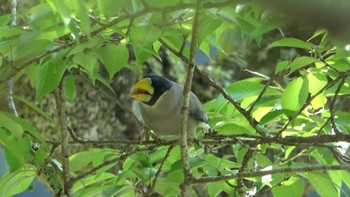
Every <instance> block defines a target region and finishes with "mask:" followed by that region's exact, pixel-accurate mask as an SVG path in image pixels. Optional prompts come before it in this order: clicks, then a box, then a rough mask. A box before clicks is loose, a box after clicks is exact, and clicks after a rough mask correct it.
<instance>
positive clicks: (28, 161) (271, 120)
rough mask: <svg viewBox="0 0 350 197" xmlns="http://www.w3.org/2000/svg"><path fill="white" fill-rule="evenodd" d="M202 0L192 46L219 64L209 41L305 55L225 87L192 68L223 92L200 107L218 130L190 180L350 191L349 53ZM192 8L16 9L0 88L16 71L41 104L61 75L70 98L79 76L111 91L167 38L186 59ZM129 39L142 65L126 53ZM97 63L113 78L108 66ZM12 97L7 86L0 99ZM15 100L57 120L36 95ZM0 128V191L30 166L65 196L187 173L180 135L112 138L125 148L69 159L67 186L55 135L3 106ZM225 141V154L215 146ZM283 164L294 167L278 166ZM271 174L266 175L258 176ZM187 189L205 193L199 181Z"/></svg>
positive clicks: (52, 5) (3, 22)
mask: <svg viewBox="0 0 350 197" xmlns="http://www.w3.org/2000/svg"><path fill="white" fill-rule="evenodd" d="M198 2H200V4H201V6H200V10H199V11H200V19H199V35H198V42H199V43H198V46H197V48H198V50H199V51H201V52H202V53H203V54H205V55H206V56H207V57H208V59H211V60H212V61H213V62H214V59H213V57H212V56H211V51H212V50H213V49H214V50H215V51H217V53H219V56H221V57H222V56H224V57H229V56H230V54H232V50H233V49H232V46H234V43H236V42H244V43H246V44H247V45H248V46H249V45H258V46H261V47H263V46H266V45H267V47H266V48H265V50H268V51H269V50H275V49H279V48H294V49H296V50H297V51H298V53H299V55H298V56H297V57H294V58H293V59H283V60H280V61H279V62H276V64H275V65H274V66H272V65H271V68H270V69H274V72H272V73H271V74H269V75H270V76H264V75H262V74H259V73H257V72H252V75H251V76H252V77H250V78H248V79H244V80H240V81H237V82H235V83H232V84H230V85H228V86H227V87H225V88H224V89H222V88H221V86H220V85H218V84H217V83H216V82H215V81H214V82H213V81H211V82H210V81H209V79H210V77H208V76H207V74H205V72H204V71H203V70H200V69H196V71H197V74H198V75H200V76H201V77H202V78H203V79H204V80H207V81H208V83H210V84H211V85H212V86H213V87H214V88H215V89H216V90H217V91H218V92H220V93H221V95H219V96H218V97H217V98H214V99H212V100H211V101H209V102H207V103H205V104H204V106H205V110H206V112H207V114H208V116H209V119H210V122H209V125H210V126H211V128H212V129H213V130H215V131H216V132H217V133H216V134H208V135H204V134H203V132H200V133H199V134H198V135H197V136H196V137H197V138H196V139H194V140H193V143H194V145H193V146H192V147H190V148H189V150H188V152H189V156H190V157H189V163H190V167H191V172H192V175H193V177H194V178H193V180H192V183H196V184H199V185H200V186H199V190H202V191H205V193H206V194H208V195H209V196H216V195H218V194H220V193H227V194H228V195H230V196H233V195H235V194H240V195H243V194H245V193H247V192H251V191H252V190H254V188H255V189H256V195H262V194H264V193H266V192H272V194H273V195H274V196H282V195H289V196H302V194H303V191H304V181H307V182H309V183H310V184H312V185H313V187H314V188H315V189H316V192H317V193H318V194H319V195H321V196H340V195H341V194H342V193H343V187H342V185H343V184H345V185H346V186H347V187H350V174H349V173H348V171H346V170H349V166H348V165H345V164H343V162H340V161H339V157H340V156H341V157H343V158H344V157H346V156H345V155H342V154H341V152H340V151H343V150H338V148H337V145H339V144H338V143H339V142H340V141H345V142H349V140H350V135H349V132H350V127H349V125H350V124H349V120H350V112H349V109H348V107H345V108H342V107H341V103H342V102H343V100H346V99H348V97H349V93H350V89H349V83H350V79H349V77H348V76H349V74H350V63H349V57H350V54H349V50H347V48H346V47H345V45H341V44H339V40H337V39H336V38H334V37H331V36H329V35H328V33H327V31H326V30H325V29H322V28H321V27H320V28H318V29H316V30H315V32H314V34H313V35H310V37H309V38H308V39H303V38H296V37H286V38H284V37H282V36H281V35H279V37H278V38H276V39H275V40H273V41H271V40H265V39H264V38H265V36H266V35H267V34H269V33H276V32H279V31H281V32H283V31H284V29H283V28H284V27H285V26H286V25H287V24H288V23H289V22H290V21H289V20H288V19H289V16H288V15H283V14H281V13H278V12H276V11H274V10H271V9H269V8H266V7H263V6H260V5H257V4H254V3H239V4H238V3H236V2H233V1H229V0H221V1H211V0H202V1H198ZM196 4H197V1H195V0H188V1H179V0H169V1H154V0H144V1H138V0H131V1H125V0H119V1H114V0H105V1H91V0H88V1H81V0H75V1H68V0H47V1H43V2H40V3H38V4H36V5H33V7H31V8H30V9H28V10H26V11H25V12H23V13H21V16H20V18H22V20H23V21H22V23H23V24H22V25H20V26H16V27H14V26H10V25H9V22H10V21H11V19H12V17H14V16H12V15H3V16H1V17H0V54H1V59H0V60H1V63H2V64H1V66H0V81H1V84H2V85H1V89H5V82H6V81H7V80H9V79H11V78H13V79H14V80H19V79H22V78H23V77H28V79H29V81H30V83H31V86H32V87H33V88H34V89H35V91H36V94H35V97H36V100H37V101H38V100H41V99H42V98H44V97H45V96H46V95H48V94H49V93H51V92H53V91H54V90H55V89H57V88H59V85H60V84H62V81H65V82H66V83H65V84H66V85H65V87H64V92H65V96H66V97H67V98H69V99H70V100H74V97H75V93H74V92H75V88H76V87H75V83H74V80H75V76H76V75H84V76H88V77H89V79H90V81H89V83H91V84H94V85H96V84H97V82H98V84H100V83H101V84H103V85H104V86H106V87H107V88H108V89H109V91H111V92H112V94H114V95H115V94H116V93H114V92H113V88H112V87H111V86H109V84H108V79H107V78H109V79H112V78H113V76H114V75H115V74H116V73H118V72H120V70H121V69H130V70H132V71H133V72H135V73H137V74H138V75H140V76H141V75H142V74H143V70H142V67H143V63H144V62H145V61H147V60H148V59H149V58H151V57H154V58H158V59H160V57H159V54H158V51H159V49H160V48H161V46H163V47H165V48H166V49H167V50H168V51H169V52H170V53H171V56H172V58H174V60H175V61H185V62H184V63H188V62H186V61H188V58H189V57H190V48H189V43H190V42H191V37H192V28H193V18H194V15H195V9H194V8H195V7H196ZM237 38H242V39H241V40H238V39H237ZM130 47H132V48H133V52H134V54H133V55H135V58H136V61H135V62H131V61H128V60H129V59H130V56H132V54H131V50H129V48H130ZM100 65H103V66H104V68H105V70H106V71H107V73H108V76H104V75H102V74H101V72H100ZM219 66H220V65H216V67H217V68H219ZM87 83H88V82H87ZM96 86H97V85H96ZM61 88H62V87H61ZM6 96H8V95H7V94H5V93H1V97H2V99H5V98H6ZM13 96H14V98H15V99H17V101H21V102H23V103H25V104H27V105H28V106H29V107H31V108H32V109H33V110H35V111H37V112H38V113H39V114H40V115H43V116H45V117H46V118H47V120H49V121H54V118H53V117H50V116H48V115H47V114H46V113H45V111H44V110H43V109H40V108H39V107H38V106H36V105H35V103H34V101H29V100H26V99H24V98H22V97H20V96H18V95H13ZM57 102H59V99H57ZM63 110H64V109H63ZM58 116H59V115H58ZM64 118H65V117H64ZM0 126H1V127H0V143H1V145H2V146H3V147H4V150H5V153H6V159H7V163H8V165H9V166H10V170H9V171H8V172H7V173H6V174H5V175H3V176H2V177H1V178H0V183H3V184H0V185H2V187H1V188H0V194H1V195H0V196H11V195H14V194H16V193H21V192H23V191H24V190H26V189H27V188H28V186H29V185H30V182H31V180H33V178H34V177H35V173H34V172H36V173H37V174H41V173H43V174H44V176H46V178H47V180H48V183H49V185H50V187H51V189H52V191H53V192H54V193H55V194H56V195H60V194H62V192H65V193H67V191H63V190H64V189H67V188H68V189H71V190H72V193H73V194H74V196H94V195H101V196H135V195H136V194H137V193H141V194H143V195H151V194H152V193H158V194H161V195H162V196H177V195H180V185H181V184H182V183H183V182H184V178H187V177H184V176H185V175H184V173H183V167H182V163H181V159H183V158H181V154H180V152H181V151H180V148H179V146H178V145H177V144H178V143H177V141H163V140H161V141H159V142H154V141H151V142H148V143H145V144H143V145H139V144H138V142H134V141H123V140H120V141H118V140H116V141H113V143H119V145H120V149H119V150H116V149H111V148H97V147H96V148H91V149H88V150H84V151H78V152H76V153H72V154H71V155H69V163H67V164H68V165H69V167H70V168H69V169H70V171H69V172H68V174H69V177H68V178H70V182H66V181H65V179H64V177H65V176H66V174H65V173H64V170H65V168H63V172H62V169H61V163H64V162H65V161H64V158H63V159H58V160H59V161H60V163H59V162H57V160H56V159H55V158H53V157H52V155H51V149H52V147H55V146H54V145H53V144H52V143H48V141H51V142H52V139H44V138H43V137H42V136H43V135H42V133H41V132H39V131H37V130H36V129H35V128H33V127H32V126H31V125H30V124H29V123H28V120H25V119H22V118H18V117H15V116H14V115H12V114H10V113H7V112H5V111H4V110H2V111H1V112H0ZM56 127H57V131H58V132H61V130H62V128H63V130H64V127H65V125H62V124H60V123H59V122H57V123H56ZM73 140H76V143H78V144H79V143H81V144H83V143H84V142H83V141H79V140H77V139H74V138H73ZM315 140H316V141H315ZM60 143H62V144H61V146H64V144H63V141H62V142H60ZM95 143H98V142H95ZM100 144H104V142H103V141H102V142H100ZM56 145H57V144H56ZM104 145H105V146H108V143H107V142H105V144H104ZM346 146H348V144H347V143H346ZM224 148H225V149H228V152H230V154H226V155H221V154H219V153H220V150H221V149H224ZM344 148H345V152H346V150H347V147H344ZM343 153H344V152H343ZM313 166H325V167H324V168H323V169H326V170H327V169H329V170H327V171H319V170H320V168H317V169H316V168H315V169H313V168H312V167H313ZM303 167H304V168H303ZM278 169H289V170H290V171H288V170H286V171H285V172H284V171H278V172H277V171H274V170H278ZM332 169H337V170H343V171H332ZM268 170H271V171H270V172H271V173H270V174H269V175H266V174H259V172H264V171H268ZM316 170H317V171H316ZM255 172H257V174H254V173H255ZM283 172H284V173H283ZM244 173H248V174H244ZM249 173H251V174H249ZM231 175H234V176H236V177H231V178H230V176H231ZM65 178H67V177H65ZM243 180H245V182H244V181H243ZM246 182H250V183H252V184H247V183H246ZM64 184H68V187H67V186H63V185H64ZM190 192H191V195H193V196H195V195H199V194H198V188H196V187H195V186H194V185H192V187H191V191H190Z"/></svg>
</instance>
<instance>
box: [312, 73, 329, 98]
mask: <svg viewBox="0 0 350 197" xmlns="http://www.w3.org/2000/svg"><path fill="white" fill-rule="evenodd" d="M307 80H308V81H309V92H310V94H311V96H313V95H315V94H316V93H318V92H319V91H320V90H321V89H322V88H324V87H326V85H327V83H328V80H327V77H326V75H324V74H322V73H317V72H312V71H311V72H310V73H308V74H307Z"/></svg>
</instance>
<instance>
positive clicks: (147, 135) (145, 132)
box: [140, 127, 160, 144]
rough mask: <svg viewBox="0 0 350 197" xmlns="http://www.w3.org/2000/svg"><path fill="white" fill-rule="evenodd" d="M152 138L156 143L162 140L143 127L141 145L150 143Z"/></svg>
mask: <svg viewBox="0 0 350 197" xmlns="http://www.w3.org/2000/svg"><path fill="white" fill-rule="evenodd" d="M151 137H152V138H153V140H154V141H158V140H160V139H159V138H158V137H157V136H156V135H155V134H154V133H153V132H152V131H151V130H150V129H148V128H147V127H143V129H142V133H141V137H140V144H142V142H146V143H147V142H149V141H150V138H151Z"/></svg>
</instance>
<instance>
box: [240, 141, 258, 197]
mask: <svg viewBox="0 0 350 197" xmlns="http://www.w3.org/2000/svg"><path fill="white" fill-rule="evenodd" d="M253 153H254V150H253V149H250V148H248V151H247V152H246V154H245V155H244V157H243V161H242V165H241V168H240V169H239V170H238V173H243V172H244V171H246V169H247V167H248V162H249V160H250V158H252V156H253ZM243 186H244V182H243V178H241V177H239V178H238V179H237V187H236V189H237V190H238V194H239V195H240V196H245V195H246V194H245V191H244V190H243Z"/></svg>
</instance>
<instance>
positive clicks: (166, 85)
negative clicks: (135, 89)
mask: <svg viewBox="0 0 350 197" xmlns="http://www.w3.org/2000/svg"><path fill="white" fill-rule="evenodd" d="M144 78H150V79H151V80H152V84H151V85H152V87H153V88H154V93H153V95H152V97H151V100H149V101H148V102H144V103H145V104H147V105H150V106H152V105H154V104H155V103H156V102H157V101H158V99H159V97H160V96H162V95H163V94H164V92H166V91H168V90H170V88H171V87H172V86H173V83H172V82H171V81H170V80H168V79H167V78H164V77H162V76H159V75H147V76H144Z"/></svg>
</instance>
